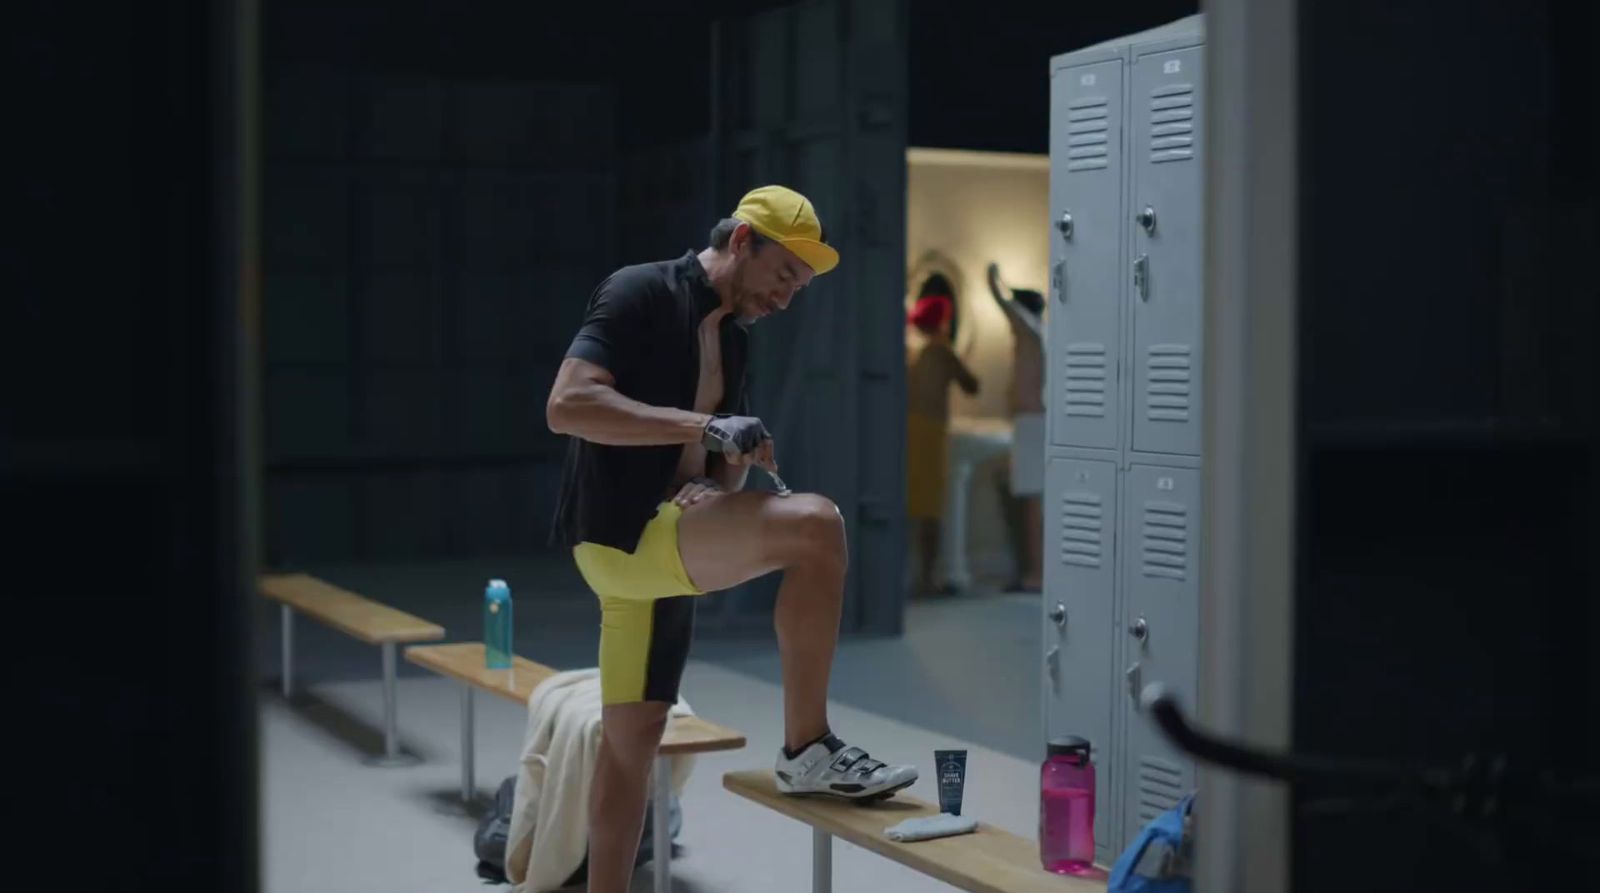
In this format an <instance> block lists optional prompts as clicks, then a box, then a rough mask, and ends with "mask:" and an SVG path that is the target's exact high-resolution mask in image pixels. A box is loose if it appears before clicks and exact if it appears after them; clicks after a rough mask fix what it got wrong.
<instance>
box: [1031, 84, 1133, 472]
mask: <svg viewBox="0 0 1600 893" xmlns="http://www.w3.org/2000/svg"><path fill="white" fill-rule="evenodd" d="M1122 82H1123V77H1122V61H1121V60H1120V59H1118V60H1112V61H1109V62H1098V63H1095V64H1092V65H1080V66H1076V67H1072V68H1064V69H1061V70H1060V71H1057V72H1055V73H1054V75H1053V76H1052V77H1051V79H1050V93H1051V96H1050V110H1051V113H1050V163H1051V169H1050V193H1051V195H1050V213H1051V215H1052V217H1053V218H1054V219H1053V220H1052V221H1051V227H1052V229H1053V234H1052V236H1051V239H1050V255H1051V256H1050V261H1051V276H1050V288H1051V291H1052V292H1053V293H1054V296H1055V300H1056V305H1055V307H1054V308H1053V310H1052V312H1051V313H1050V350H1049V354H1050V362H1051V364H1052V365H1053V369H1052V375H1051V384H1050V417H1051V419H1052V422H1051V425H1050V430H1051V441H1052V442H1053V443H1056V444H1058V445H1061V446H1085V447H1099V448H1102V449H1115V448H1116V446H1117V425H1118V421H1117V420H1118V419H1119V418H1120V415H1121V414H1120V413H1119V412H1118V404H1119V400H1118V396H1117V377H1116V376H1117V360H1118V357H1119V355H1120V353H1121V351H1120V349H1119V345H1120V343H1121V338H1120V335H1119V333H1120V332H1121V328H1120V326H1119V325H1118V311H1117V308H1118V304H1117V293H1118V288H1119V286H1120V284H1121V275H1120V271H1121V269H1122V265H1121V262H1120V260H1119V257H1120V254H1121V251H1120V248H1121V242H1122V239H1121V233H1122V231H1123V216H1124V215H1123V214H1122V212H1121V206H1122V170H1123V153H1122V115H1123V111H1122V110H1123V102H1122ZM1068 215H1070V224H1069V222H1068V221H1069V217H1068Z"/></svg>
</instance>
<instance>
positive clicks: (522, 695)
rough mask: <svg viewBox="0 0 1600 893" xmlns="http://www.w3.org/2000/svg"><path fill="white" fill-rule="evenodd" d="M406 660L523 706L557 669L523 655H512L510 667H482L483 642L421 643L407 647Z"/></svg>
mask: <svg viewBox="0 0 1600 893" xmlns="http://www.w3.org/2000/svg"><path fill="white" fill-rule="evenodd" d="M406 660H408V661H410V662H412V663H414V664H416V665H417V666H419V667H426V668H428V669H430V670H432V671H434V672H435V673H438V674H439V675H441V676H449V677H450V678H451V679H454V680H456V681H457V682H465V683H466V684H468V685H470V686H472V687H473V688H477V689H482V690H483V691H486V692H489V693H490V694H494V695H499V696H500V697H502V698H505V699H506V700H508V701H515V702H517V703H518V704H523V705H526V704H527V703H528V695H530V694H533V690H534V689H535V688H537V687H538V685H539V683H541V682H543V681H545V680H546V679H549V678H550V677H551V676H554V675H555V673H556V671H555V670H553V669H551V668H550V667H547V666H545V665H544V664H541V663H535V662H534V661H531V660H528V659H527V658H525V657H513V658H512V659H511V669H509V670H491V669H489V668H488V667H486V666H484V665H483V663H484V647H483V643H482V642H452V643H450V644H448V645H420V646H417V647H415V648H407V649H406Z"/></svg>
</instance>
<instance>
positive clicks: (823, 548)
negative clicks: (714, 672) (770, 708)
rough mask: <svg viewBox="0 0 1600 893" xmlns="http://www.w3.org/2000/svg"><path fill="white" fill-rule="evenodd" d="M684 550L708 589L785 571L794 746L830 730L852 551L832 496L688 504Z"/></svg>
mask: <svg viewBox="0 0 1600 893" xmlns="http://www.w3.org/2000/svg"><path fill="white" fill-rule="evenodd" d="M678 552H679V554H680V555H682V557H683V566H684V570H686V571H687V572H688V574H689V579H690V580H693V581H694V584H695V585H696V586H697V587H699V588H700V589H703V590H706V591H708V592H710V591H716V590H720V589H728V588H730V587H733V586H737V585H739V584H740V583H743V582H745V581H747V580H752V579H754V578H756V577H759V576H762V575H763V574H767V573H770V572H772V571H774V570H780V569H781V570H782V571H783V582H782V583H781V584H780V585H779V587H778V604H777V607H776V610H775V611H774V615H773V623H774V626H775V627H776V629H777V633H778V652H779V657H780V660H781V662H782V665H783V718H784V745H785V746H786V747H788V748H790V749H791V750H793V749H796V748H799V747H801V746H803V745H806V744H810V743H811V742H813V741H815V740H817V739H818V738H821V737H822V736H823V735H825V734H827V732H828V678H829V675H830V673H831V672H832V670H833V654H834V650H835V648H836V646H837V645H838V641H839V617H840V610H841V607H842V605H843V602H844V576H845V569H846V567H847V564H848V559H847V556H846V546H845V535H844V519H843V518H842V517H840V515H839V509H838V508H837V507H836V506H835V505H834V504H833V503H832V502H831V501H829V500H827V499H825V498H823V497H821V496H816V495H814V494H809V493H796V494H794V495H793V496H789V497H779V496H774V495H773V494H770V493H758V492H744V493H729V494H723V495H718V496H715V497H712V498H708V499H705V500H702V501H701V502H699V503H697V504H695V505H692V506H690V507H688V508H687V509H685V510H684V514H683V518H682V519H681V520H680V521H679V522H678Z"/></svg>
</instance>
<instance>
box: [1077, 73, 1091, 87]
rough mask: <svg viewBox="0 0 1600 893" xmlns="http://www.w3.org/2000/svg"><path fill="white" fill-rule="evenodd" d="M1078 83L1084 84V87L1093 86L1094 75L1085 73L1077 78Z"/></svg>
mask: <svg viewBox="0 0 1600 893" xmlns="http://www.w3.org/2000/svg"><path fill="white" fill-rule="evenodd" d="M1078 83H1080V84H1082V85H1084V86H1085V87H1093V86H1094V75H1092V74H1086V75H1084V76H1083V77H1080V78H1078Z"/></svg>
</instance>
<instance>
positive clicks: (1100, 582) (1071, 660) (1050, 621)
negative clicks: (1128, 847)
mask: <svg viewBox="0 0 1600 893" xmlns="http://www.w3.org/2000/svg"><path fill="white" fill-rule="evenodd" d="M1045 479H1046V486H1047V488H1048V492H1049V493H1051V494H1052V497H1051V501H1050V502H1049V503H1048V505H1047V507H1046V511H1045V553H1044V555H1045V567H1044V573H1045V591H1046V592H1049V593H1056V597H1055V599H1054V601H1051V602H1049V603H1047V604H1046V605H1045V609H1044V614H1043V616H1044V620H1043V623H1044V633H1043V635H1044V643H1045V666H1046V679H1045V686H1044V689H1043V691H1044V697H1045V698H1046V700H1047V703H1046V704H1045V705H1044V706H1045V716H1046V717H1048V719H1047V721H1046V728H1047V731H1048V732H1049V734H1050V736H1051V737H1055V736H1059V735H1078V736H1081V737H1084V738H1087V739H1089V744H1090V747H1091V748H1092V751H1093V759H1094V761H1095V764H1096V766H1097V767H1098V770H1097V771H1098V773H1099V778H1100V779H1103V780H1102V781H1100V784H1101V785H1102V786H1103V785H1105V784H1107V783H1108V782H1109V781H1110V780H1111V776H1110V774H1109V772H1108V768H1109V765H1110V764H1109V762H1108V761H1109V760H1110V755H1111V754H1112V753H1113V752H1114V751H1115V748H1114V747H1113V746H1112V744H1111V741H1112V737H1111V736H1112V728H1113V723H1112V716H1111V713H1112V703H1111V691H1110V689H1109V688H1107V687H1106V685H1105V679H1106V677H1107V675H1108V674H1109V673H1110V672H1111V671H1112V669H1113V664H1112V645H1113V641H1112V638H1111V636H1110V635H1108V632H1109V631H1110V630H1111V629H1112V628H1113V627H1114V626H1115V624H1116V611H1115V605H1114V600H1115V596H1116V569H1117V558H1116V556H1117V526H1118V525H1117V466H1116V463H1114V462H1103V461H1092V460H1083V459H1051V460H1050V462H1049V464H1048V465H1047V466H1046V471H1045ZM1115 813H1116V800H1115V798H1113V797H1110V796H1106V795H1105V794H1103V793H1102V794H1101V795H1100V796H1099V797H1097V798H1096V801H1095V843H1096V846H1097V847H1098V848H1100V849H1102V850H1103V852H1101V853H1100V854H1099V855H1100V856H1102V857H1105V856H1110V855H1112V851H1111V850H1110V849H1109V847H1110V843H1111V840H1112V836H1111V835H1110V834H1109V833H1108V832H1109V830H1110V828H1112V827H1114V826H1115V823H1116V817H1115Z"/></svg>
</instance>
